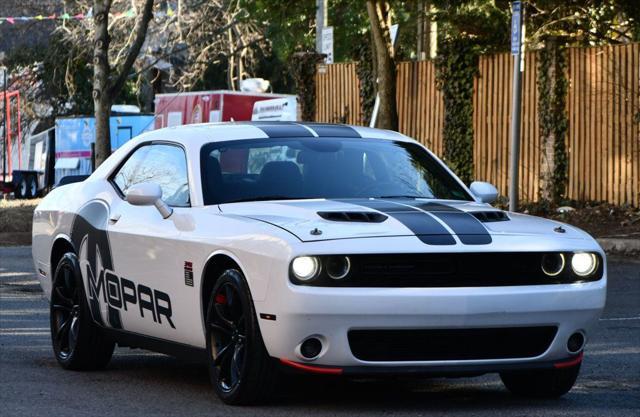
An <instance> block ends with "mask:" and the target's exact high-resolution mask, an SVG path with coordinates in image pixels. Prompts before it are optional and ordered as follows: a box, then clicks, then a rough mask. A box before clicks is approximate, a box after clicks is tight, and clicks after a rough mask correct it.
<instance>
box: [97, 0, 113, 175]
mask: <svg viewBox="0 0 640 417" xmlns="http://www.w3.org/2000/svg"><path fill="white" fill-rule="evenodd" d="M110 3H111V2H110V1H109V0H95V1H94V2H93V21H94V26H95V37H94V45H93V46H94V48H93V109H94V116H95V119H96V120H95V133H96V135H95V144H96V146H95V151H96V155H95V159H96V167H97V166H100V164H101V163H103V162H104V161H105V160H106V159H107V158H108V157H109V155H110V154H111V134H110V132H109V118H110V116H111V98H110V97H109V91H108V90H109V58H108V51H109V29H108V25H109V9H110V8H111V4H110Z"/></svg>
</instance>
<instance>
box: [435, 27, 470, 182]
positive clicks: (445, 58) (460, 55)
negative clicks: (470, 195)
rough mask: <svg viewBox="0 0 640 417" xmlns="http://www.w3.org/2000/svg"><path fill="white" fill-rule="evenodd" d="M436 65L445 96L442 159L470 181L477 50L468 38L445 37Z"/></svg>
mask: <svg viewBox="0 0 640 417" xmlns="http://www.w3.org/2000/svg"><path fill="white" fill-rule="evenodd" d="M435 65H436V70H437V73H436V82H437V84H438V88H439V89H440V90H441V91H442V93H443V98H444V127H443V132H442V133H443V137H444V155H443V159H444V161H445V162H446V163H447V165H449V167H450V168H451V169H452V170H453V171H454V172H456V173H457V174H458V176H459V177H460V178H461V179H462V181H464V182H465V183H467V184H468V183H470V182H471V181H472V179H473V80H474V77H475V76H477V75H478V49H477V47H476V46H475V45H474V44H473V42H472V41H470V40H469V39H465V38H453V39H446V40H445V41H444V42H442V43H441V44H440V46H439V54H438V56H437V58H436V60H435Z"/></svg>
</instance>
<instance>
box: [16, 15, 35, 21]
mask: <svg viewBox="0 0 640 417" xmlns="http://www.w3.org/2000/svg"><path fill="white" fill-rule="evenodd" d="M18 19H19V20H22V21H23V22H26V21H28V20H32V19H33V17H31V16H21V17H19V18H18Z"/></svg>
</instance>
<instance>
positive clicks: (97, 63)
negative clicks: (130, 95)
mask: <svg viewBox="0 0 640 417" xmlns="http://www.w3.org/2000/svg"><path fill="white" fill-rule="evenodd" d="M110 9H111V0H93V15H94V17H93V19H94V27H95V35H94V44H93V110H94V116H95V119H96V120H95V122H96V125H95V131H96V136H95V140H96V142H95V144H96V146H95V149H96V155H95V160H96V167H97V166H100V164H101V163H103V162H104V161H105V160H106V159H107V158H108V157H109V155H110V154H111V132H110V131H109V119H110V117H111V104H112V103H113V100H115V98H116V97H118V94H120V91H121V90H122V87H124V85H125V83H126V81H127V78H128V77H129V73H130V71H131V68H132V67H133V64H134V62H135V61H136V59H137V57H138V54H139V53H140V49H141V48H142V44H143V43H144V39H145V37H146V35H147V28H148V27H149V21H150V20H151V18H152V17H153V0H145V3H144V6H143V8H142V14H141V16H140V19H139V20H138V22H137V23H136V27H135V29H134V38H133V42H132V43H131V47H130V48H129V52H128V53H127V56H126V58H125V60H124V63H123V64H122V65H121V66H120V71H119V73H118V74H117V75H115V76H114V77H112V76H111V75H112V74H111V67H110V65H109V10H110ZM112 80H113V81H112Z"/></svg>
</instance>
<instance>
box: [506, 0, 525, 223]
mask: <svg viewBox="0 0 640 417" xmlns="http://www.w3.org/2000/svg"><path fill="white" fill-rule="evenodd" d="M511 11H512V15H511V54H512V55H513V56H514V63H513V95H512V107H511V158H510V170H509V177H510V178H509V211H516V210H517V209H518V168H519V162H520V107H521V106H520V102H521V89H522V71H523V69H524V65H523V62H522V61H523V60H524V54H523V43H524V42H523V38H524V36H523V32H522V20H523V19H522V12H523V11H522V3H521V2H520V1H514V2H513V3H512V4H511Z"/></svg>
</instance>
